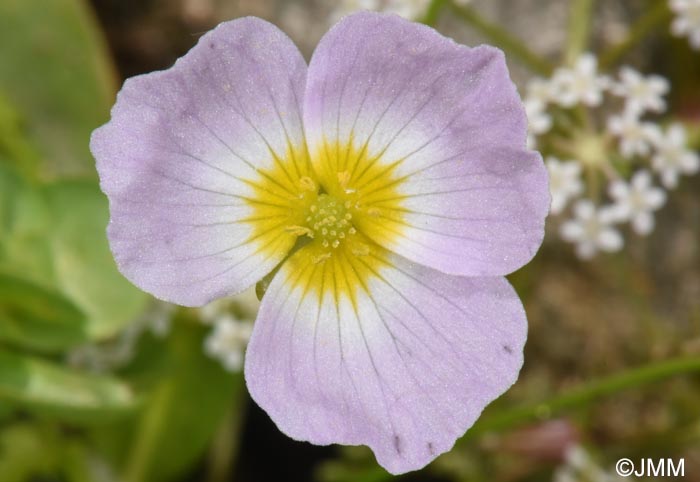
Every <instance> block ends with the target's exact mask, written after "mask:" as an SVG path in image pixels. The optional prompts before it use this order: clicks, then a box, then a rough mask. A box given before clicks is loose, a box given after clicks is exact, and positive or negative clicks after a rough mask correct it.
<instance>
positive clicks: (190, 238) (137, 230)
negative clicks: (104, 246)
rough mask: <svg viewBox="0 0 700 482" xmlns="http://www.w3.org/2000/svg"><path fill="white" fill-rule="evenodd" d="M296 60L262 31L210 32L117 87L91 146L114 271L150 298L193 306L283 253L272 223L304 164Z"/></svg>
mask: <svg viewBox="0 0 700 482" xmlns="http://www.w3.org/2000/svg"><path fill="white" fill-rule="evenodd" d="M305 77H306V64H305V62H304V59H303V58H302V56H301V54H300V53H299V51H298V50H297V49H296V47H295V46H294V45H293V44H292V42H291V41H290V40H289V39H288V38H287V37H286V36H285V35H284V34H283V33H282V32H281V31H279V30H278V29H277V28H276V27H274V26H273V25H271V24H269V23H267V22H265V21H262V20H259V19H254V18H245V19H239V20H234V21H232V22H227V23H223V24H221V25H219V26H218V27H217V28H216V29H214V30H213V31H211V32H209V33H207V34H206V35H204V36H203V37H202V38H201V39H200V41H199V43H198V44H197V45H196V46H195V47H194V48H193V49H192V50H191V51H190V52H189V53H188V54H187V55H185V56H184V57H182V58H181V59H179V60H178V61H177V62H176V64H175V66H173V67H172V68H170V69H168V70H166V71H162V72H154V73H151V74H146V75H141V76H138V77H134V78H132V79H129V80H127V81H126V82H125V84H124V87H123V88H122V90H121V92H120V93H119V96H118V98H117V102H116V105H115V106H114V108H113V110H112V119H111V120H110V122H109V123H108V124H106V125H105V126H103V127H101V128H99V129H97V130H96V131H95V132H94V134H93V137H92V140H91V145H90V146H91V149H92V152H93V154H94V155H95V157H96V159H97V169H98V171H99V174H100V178H101V186H102V189H103V191H104V192H105V193H106V194H107V196H108V197H109V198H110V210H111V223H110V225H109V229H108V235H109V239H110V243H111V247H112V251H113V252H114V256H115V259H116V260H117V264H118V265H119V268H120V269H121V271H122V273H123V274H124V275H125V276H126V277H127V278H129V279H130V280H131V281H132V282H133V283H134V284H136V285H137V286H139V287H141V288H142V289H144V290H146V291H149V292H151V293H153V294H154V295H156V296H157V297H159V298H162V299H165V300H168V301H172V302H175V303H179V304H183V305H202V304H204V303H206V302H208V301H210V300H212V299H214V298H217V297H220V296H223V295H227V294H230V293H233V292H236V291H240V290H242V289H244V288H245V287H247V286H249V285H251V284H252V283H254V282H255V281H256V280H258V279H260V278H261V277H262V276H264V275H265V274H266V273H267V272H269V271H270V270H271V269H272V268H273V267H274V266H275V265H276V264H278V263H279V261H280V260H281V259H282V258H283V257H284V256H285V255H286V253H287V252H288V250H289V249H290V248H291V246H292V244H293V243H294V237H293V236H290V235H289V233H285V232H284V229H282V228H281V227H282V226H284V225H285V224H286V223H287V221H288V220H287V218H288V217H289V209H288V204H289V199H290V198H291V197H293V191H294V190H295V189H296V188H297V186H296V185H295V183H296V182H297V181H298V179H299V177H300V176H301V175H303V173H304V172H305V169H307V167H308V166H307V165H308V160H307V159H308V156H307V155H306V149H305V141H304V137H303V129H302V121H301V114H300V113H301V105H300V102H301V99H302V95H303V89H304V84H305Z"/></svg>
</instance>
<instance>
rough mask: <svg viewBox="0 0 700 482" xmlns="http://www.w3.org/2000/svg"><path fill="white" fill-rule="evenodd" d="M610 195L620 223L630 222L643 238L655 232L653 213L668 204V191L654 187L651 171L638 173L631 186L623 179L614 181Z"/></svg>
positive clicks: (610, 187)
mask: <svg viewBox="0 0 700 482" xmlns="http://www.w3.org/2000/svg"><path fill="white" fill-rule="evenodd" d="M608 193H609V194H610V197H611V198H612V199H613V200H614V205H613V210H614V212H615V216H616V217H617V220H618V221H630V222H631V223H632V229H634V232H635V233H637V234H639V235H642V236H644V235H647V234H649V233H651V232H652V231H653V230H654V214H653V212H654V211H656V210H658V209H660V208H661V206H663V205H664V203H665V202H666V191H664V190H663V189H661V188H658V187H655V186H654V185H652V179H651V174H650V173H649V171H647V170H644V169H642V170H639V171H637V172H636V173H635V174H634V176H632V180H631V181H630V183H629V184H627V183H626V182H625V181H624V180H621V179H619V180H616V181H613V182H612V183H610V186H609V189H608Z"/></svg>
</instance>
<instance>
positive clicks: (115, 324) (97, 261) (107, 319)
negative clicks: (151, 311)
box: [44, 181, 148, 339]
mask: <svg viewBox="0 0 700 482" xmlns="http://www.w3.org/2000/svg"><path fill="white" fill-rule="evenodd" d="M44 194H45V197H46V201H47V206H48V209H49V214H50V219H51V228H50V230H51V237H50V252H51V258H52V262H53V272H54V274H55V279H56V285H57V286H59V287H60V289H61V291H62V292H63V293H64V294H65V295H66V296H67V297H68V298H70V299H71V300H72V301H73V302H74V303H75V304H76V305H77V306H79V307H80V308H81V309H82V310H83V312H85V314H86V317H87V320H88V325H87V331H88V336H89V337H90V338H93V339H102V338H106V337H110V336H113V335H114V334H116V333H117V332H118V331H119V330H120V329H121V328H123V327H124V326H125V325H126V324H128V323H130V322H131V321H133V320H134V319H135V318H136V317H137V316H138V315H139V314H140V313H141V312H142V311H143V310H144V308H145V304H146V301H147V300H148V296H147V295H146V294H145V293H144V292H142V291H141V290H139V289H138V288H136V287H135V286H134V285H132V284H131V283H130V282H129V281H128V280H127V279H126V278H124V277H123V276H122V275H121V274H120V273H119V271H118V270H117V267H116V264H115V262H114V258H113V257H112V253H111V252H110V250H109V246H108V244H107V238H106V235H105V227H106V226H107V221H108V217H109V215H108V207H107V199H106V198H105V196H104V195H103V194H102V193H101V192H100V191H99V189H98V188H97V186H96V185H94V184H92V183H89V182H80V181H64V182H59V183H56V184H53V185H51V186H48V187H47V188H46V189H45V190H44Z"/></svg>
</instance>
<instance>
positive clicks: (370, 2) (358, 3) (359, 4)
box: [329, 0, 381, 23]
mask: <svg viewBox="0 0 700 482" xmlns="http://www.w3.org/2000/svg"><path fill="white" fill-rule="evenodd" d="M358 10H377V11H378V10H381V1H380V0H340V1H339V2H337V3H336V6H335V8H334V9H333V12H332V13H331V15H330V18H329V21H330V22H331V23H336V22H337V21H338V20H340V19H341V18H342V17H344V16H346V15H349V14H351V13H353V12H357V11H358Z"/></svg>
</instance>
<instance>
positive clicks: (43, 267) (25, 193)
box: [0, 156, 53, 286]
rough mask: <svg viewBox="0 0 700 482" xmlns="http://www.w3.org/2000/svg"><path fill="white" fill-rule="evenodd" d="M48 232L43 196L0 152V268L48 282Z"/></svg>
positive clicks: (47, 284)
mask: <svg viewBox="0 0 700 482" xmlns="http://www.w3.org/2000/svg"><path fill="white" fill-rule="evenodd" d="M48 233H49V214H48V209H47V207H46V204H45V201H44V199H43V197H42V196H41V194H40V193H39V192H38V191H37V190H35V189H33V188H32V187H31V186H30V185H29V184H28V183H27V182H26V181H25V180H24V179H23V178H21V177H20V176H19V175H18V174H17V173H16V172H15V170H14V169H13V168H12V167H11V166H10V165H9V164H7V163H5V160H4V159H3V158H2V156H0V270H2V271H3V272H6V273H13V274H16V275H18V276H21V277H22V278H24V279H27V280H29V281H34V282H35V283H37V284H41V285H43V286H51V283H52V282H53V274H52V271H51V260H50V258H49V251H48V240H47V237H48Z"/></svg>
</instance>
